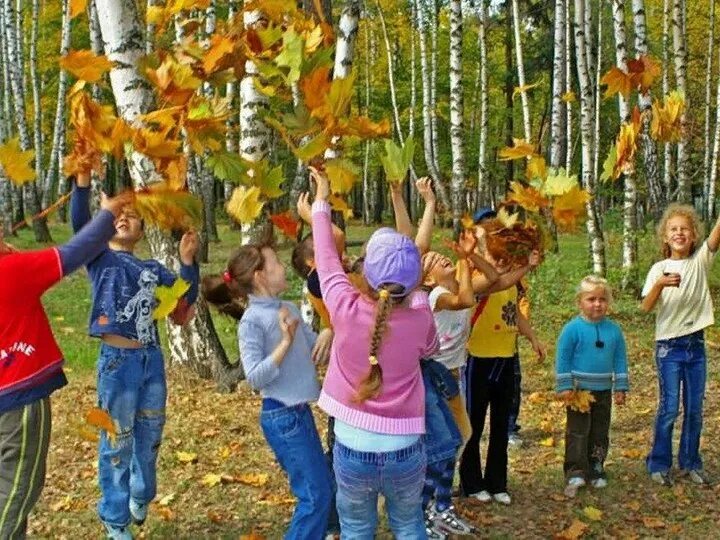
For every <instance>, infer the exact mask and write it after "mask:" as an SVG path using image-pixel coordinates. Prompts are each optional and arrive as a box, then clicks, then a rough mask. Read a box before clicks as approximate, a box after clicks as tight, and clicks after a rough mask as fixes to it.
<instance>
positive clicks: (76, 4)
mask: <svg viewBox="0 0 720 540" xmlns="http://www.w3.org/2000/svg"><path fill="white" fill-rule="evenodd" d="M87 3H88V0H70V20H72V19H74V18H75V17H77V16H78V15H80V14H81V13H85V9H86V8H87Z"/></svg>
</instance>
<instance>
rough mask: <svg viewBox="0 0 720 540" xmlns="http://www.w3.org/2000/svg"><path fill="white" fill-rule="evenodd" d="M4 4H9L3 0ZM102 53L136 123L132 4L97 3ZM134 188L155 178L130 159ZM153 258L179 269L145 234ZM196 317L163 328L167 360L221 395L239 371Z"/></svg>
mask: <svg viewBox="0 0 720 540" xmlns="http://www.w3.org/2000/svg"><path fill="white" fill-rule="evenodd" d="M5 1H7V0H5ZM96 7H97V12H98V21H99V24H100V31H101V33H102V38H103V48H104V50H105V52H106V54H107V56H108V58H109V59H110V60H112V61H113V62H114V63H115V66H114V67H113V69H112V70H111V71H110V82H111V85H112V90H113V94H114V96H115V103H116V107H117V110H118V113H119V114H120V115H121V116H122V117H123V118H124V119H125V120H126V121H127V122H128V123H131V124H132V123H135V121H136V119H137V117H138V116H139V115H140V114H143V113H145V112H148V111H149V110H150V107H151V106H152V103H153V95H152V92H151V90H150V88H149V87H148V86H147V84H146V83H145V82H144V81H143V80H142V79H141V78H140V76H139V74H138V72H137V62H138V60H139V59H140V57H141V56H143V55H144V50H145V49H144V46H145V43H144V39H143V32H142V30H143V28H142V25H141V23H140V18H139V16H138V12H137V6H136V4H135V2H134V0H96ZM128 166H129V170H130V174H131V177H132V179H133V181H134V183H135V185H136V186H141V185H144V184H145V183H146V182H148V181H149V182H153V181H156V179H157V178H158V175H157V172H156V171H155V170H154V168H153V167H152V163H151V162H150V161H149V160H148V159H147V158H146V157H144V156H142V155H139V154H137V153H133V155H132V156H131V158H130V159H129V160H128ZM147 236H148V242H149V244H150V249H151V253H152V255H153V257H155V258H156V259H158V260H159V261H160V262H162V263H163V264H164V265H166V266H167V267H168V268H171V269H177V268H178V266H179V260H178V257H177V246H176V244H175V242H173V241H172V239H171V238H170V237H169V236H167V235H164V234H162V233H160V232H159V231H158V230H157V229H154V228H153V229H150V230H148V234H147ZM196 310H197V312H196V315H195V317H194V318H193V320H192V321H190V322H189V323H188V324H186V325H185V326H183V327H179V326H177V325H175V324H173V323H172V322H170V321H168V322H167V329H168V342H169V348H170V359H171V361H172V362H176V363H180V364H183V365H185V366H187V367H190V368H191V369H193V371H195V372H197V373H198V374H199V375H200V376H202V377H210V376H212V377H213V378H214V379H215V381H216V382H217V383H218V386H219V388H220V389H221V390H225V391H229V390H231V389H233V388H234V387H235V385H236V383H237V379H238V378H239V377H240V376H241V373H242V372H241V368H240V367H238V366H231V365H230V364H229V363H228V360H227V356H226V354H225V351H224V350H223V348H222V345H221V344H220V340H219V339H218V336H217V333H216V332H215V327H214V325H213V323H212V319H211V317H210V312H209V310H208V307H207V304H206V302H205V300H204V299H203V298H199V299H198V302H197V305H196Z"/></svg>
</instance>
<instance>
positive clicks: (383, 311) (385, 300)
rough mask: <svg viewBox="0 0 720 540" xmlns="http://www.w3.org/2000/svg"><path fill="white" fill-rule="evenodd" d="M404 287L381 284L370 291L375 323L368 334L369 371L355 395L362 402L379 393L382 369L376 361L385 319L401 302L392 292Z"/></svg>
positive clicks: (400, 290)
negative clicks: (377, 288)
mask: <svg viewBox="0 0 720 540" xmlns="http://www.w3.org/2000/svg"><path fill="white" fill-rule="evenodd" d="M403 290H404V287H402V286H400V285H393V284H390V285H383V286H382V287H381V288H380V289H379V290H378V291H372V292H371V294H372V296H373V298H375V300H376V304H375V325H374V326H373V329H372V333H371V334H370V354H369V360H370V371H368V374H367V375H366V376H365V378H364V379H363V380H362V381H360V386H359V387H358V389H357V393H356V396H355V399H356V401H358V402H360V403H362V402H363V401H366V400H368V399H372V398H375V397H377V396H378V394H380V390H381V389H382V383H383V371H382V366H381V365H380V362H379V361H378V356H377V355H378V350H379V349H380V344H381V343H382V340H383V337H385V333H386V331H387V320H388V318H389V317H390V313H391V312H392V308H393V306H395V305H397V304H399V303H401V302H402V301H403V300H404V297H402V298H396V297H393V296H392V294H396V293H399V292H402V291H403Z"/></svg>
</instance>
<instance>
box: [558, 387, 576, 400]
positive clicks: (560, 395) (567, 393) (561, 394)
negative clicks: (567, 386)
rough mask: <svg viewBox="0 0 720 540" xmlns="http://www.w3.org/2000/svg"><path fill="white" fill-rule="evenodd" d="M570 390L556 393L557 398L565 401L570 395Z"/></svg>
mask: <svg viewBox="0 0 720 540" xmlns="http://www.w3.org/2000/svg"><path fill="white" fill-rule="evenodd" d="M572 393H573V392H572V390H563V391H562V392H558V393H557V398H558V399H560V400H562V401H565V402H567V401H568V400H569V399H570V398H571V397H572Z"/></svg>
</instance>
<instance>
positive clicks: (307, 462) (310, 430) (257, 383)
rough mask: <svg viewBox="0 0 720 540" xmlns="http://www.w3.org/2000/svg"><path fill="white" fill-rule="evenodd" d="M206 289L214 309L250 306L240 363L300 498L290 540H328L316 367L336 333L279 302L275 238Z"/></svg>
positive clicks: (248, 248)
mask: <svg viewBox="0 0 720 540" xmlns="http://www.w3.org/2000/svg"><path fill="white" fill-rule="evenodd" d="M202 287H203V294H204V295H205V296H206V298H207V299H208V301H209V302H211V303H213V304H216V305H226V304H237V303H238V302H239V303H240V304H244V305H246V309H245V311H244V313H243V314H242V316H241V318H240V322H239V324H238V345H239V348H240V358H241V360H242V364H243V368H244V369H245V376H246V378H247V381H248V383H249V384H250V386H251V387H253V388H254V389H256V390H259V391H260V393H261V395H262V398H263V399H262V412H261V413H260V425H261V427H262V430H263V434H264V435H265V440H266V441H267V442H268V444H269V445H270V448H272V450H273V452H274V454H275V457H276V459H277V460H278V462H279V463H280V466H281V467H282V468H283V470H284V471H285V473H286V474H287V475H288V478H289V480H290V488H291V490H292V492H293V494H294V495H295V497H297V499H298V503H297V506H296V507H295V512H294V514H293V518H292V521H291V523H290V526H289V528H288V530H287V532H286V533H285V538H288V539H304V538H322V537H323V536H324V535H325V531H326V527H327V524H328V513H329V512H330V500H331V496H332V487H331V481H330V472H329V470H328V467H327V465H326V462H325V456H324V454H323V449H322V444H321V443H320V437H319V435H318V432H317V429H316V428H315V420H314V419H313V416H312V412H311V411H310V406H309V405H308V404H309V403H310V402H312V401H315V400H316V399H317V397H318V394H319V391H320V387H319V385H318V382H317V374H316V372H315V365H314V361H315V362H317V361H321V360H322V359H323V358H322V357H323V355H324V353H323V351H325V350H327V345H328V343H329V340H330V339H331V338H332V333H331V332H330V331H329V330H326V331H324V332H323V333H322V334H321V336H322V337H320V338H318V337H317V336H316V335H315V334H314V333H313V331H312V330H311V329H310V327H309V326H308V325H307V324H305V323H303V322H300V313H299V311H298V309H297V308H296V307H295V306H294V305H293V304H291V303H290V302H284V301H282V300H280V298H278V295H280V294H281V293H282V292H284V291H285V289H286V288H287V282H286V281H285V268H284V267H283V265H282V263H281V262H280V260H279V259H278V256H277V253H276V252H275V250H274V249H273V246H272V241H271V239H270V238H267V237H266V238H265V239H263V240H261V241H260V242H259V243H257V244H247V245H245V246H242V247H241V248H240V249H239V250H238V251H237V252H236V253H235V254H234V255H233V256H232V257H231V258H230V261H229V262H228V265H227V270H226V271H225V272H224V273H223V276H222V277H220V276H211V277H205V278H204V279H203V285H202Z"/></svg>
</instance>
